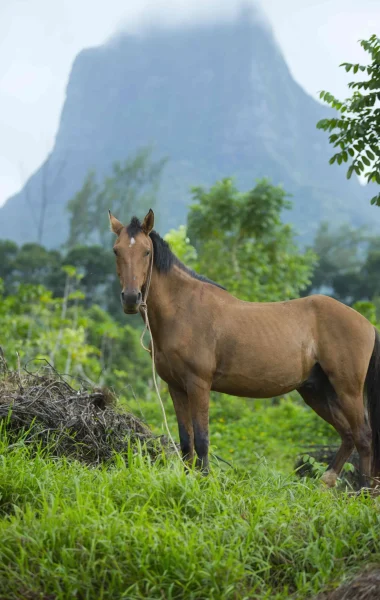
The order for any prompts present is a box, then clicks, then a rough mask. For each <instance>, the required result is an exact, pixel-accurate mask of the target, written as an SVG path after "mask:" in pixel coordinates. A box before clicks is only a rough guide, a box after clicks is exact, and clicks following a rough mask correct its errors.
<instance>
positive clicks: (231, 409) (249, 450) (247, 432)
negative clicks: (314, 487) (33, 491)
mask: <svg viewBox="0 0 380 600" xmlns="http://www.w3.org/2000/svg"><path fill="white" fill-rule="evenodd" d="M162 396H163V399H164V404H165V410H166V414H167V417H168V422H169V426H170V431H171V432H172V435H173V436H174V437H175V439H177V438H178V434H177V423H176V419H175V414H174V409H173V405H172V402H171V400H170V397H169V395H168V393H167V392H166V389H165V388H164V389H163V392H162ZM124 403H125V405H126V406H127V408H128V409H129V410H131V411H132V412H133V413H134V414H136V415H138V416H141V417H143V419H144V421H146V423H147V424H148V425H149V426H150V427H151V428H152V429H153V431H155V432H156V433H165V432H166V431H165V428H164V427H163V418H162V412H161V408H160V406H159V404H158V401H157V398H156V395H155V394H154V393H152V394H151V395H150V397H148V399H147V400H145V401H143V400H133V399H132V400H131V399H130V398H128V402H127V401H126V400H125V401H124ZM339 441H340V440H339V436H338V434H337V433H336V431H335V430H334V429H333V428H332V427H331V426H330V425H328V424H327V423H326V422H325V421H323V419H321V418H320V417H319V416H318V415H316V414H315V413H314V412H313V411H312V410H311V409H310V408H309V407H308V406H306V404H305V403H304V402H303V401H302V400H299V399H298V394H295V395H294V397H292V398H290V397H287V398H280V399H278V400H277V402H276V403H273V402H272V401H271V400H249V399H245V398H235V397H232V396H224V395H221V394H213V395H212V398H211V403H210V443H211V451H212V452H214V453H216V454H217V455H218V456H221V457H222V458H224V459H226V460H228V461H229V462H231V463H232V464H234V465H236V466H244V467H248V468H249V467H250V466H252V465H253V464H255V463H256V462H257V461H260V460H261V459H262V458H265V459H266V460H267V461H269V462H270V464H271V466H273V467H276V468H277V469H280V470H281V471H284V472H290V471H291V470H292V468H293V466H294V461H295V457H296V456H297V455H298V454H299V453H301V452H305V450H304V448H305V447H307V446H310V445H315V444H316V445H318V444H339Z"/></svg>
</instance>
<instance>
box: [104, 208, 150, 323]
mask: <svg viewBox="0 0 380 600" xmlns="http://www.w3.org/2000/svg"><path fill="white" fill-rule="evenodd" d="M109 218H110V225H111V230H112V231H113V232H114V233H115V234H116V235H117V240H116V242H115V244H114V247H113V251H114V253H115V256H116V270H117V274H118V276H119V279H120V285H121V304H122V306H123V310H124V312H125V313H126V314H129V315H130V314H136V313H137V312H138V311H139V307H140V304H141V302H142V290H143V288H144V285H145V284H146V282H147V279H148V276H149V269H150V267H151V252H152V249H153V248H152V242H151V240H150V238H149V234H150V232H151V231H152V229H153V225H154V213H153V211H152V210H151V209H150V210H149V212H148V214H147V215H146V217H145V219H144V221H143V222H142V223H140V221H138V220H137V219H135V218H133V219H132V221H131V222H130V224H129V225H128V226H127V227H124V225H122V224H121V223H120V221H118V220H117V219H116V218H115V217H114V216H113V215H111V213H109Z"/></svg>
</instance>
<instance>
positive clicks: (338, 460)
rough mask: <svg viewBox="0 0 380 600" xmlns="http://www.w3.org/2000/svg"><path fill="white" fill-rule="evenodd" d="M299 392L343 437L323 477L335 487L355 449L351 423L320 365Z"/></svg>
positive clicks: (324, 480)
mask: <svg viewBox="0 0 380 600" xmlns="http://www.w3.org/2000/svg"><path fill="white" fill-rule="evenodd" d="M297 391H298V392H299V394H300V395H301V396H302V398H303V399H304V401H305V402H306V404H308V405H309V406H310V407H311V408H312V409H313V410H314V411H315V412H316V413H317V414H318V415H319V416H320V417H321V418H322V419H324V420H325V421H327V423H330V425H332V426H333V427H334V428H335V429H336V431H337V432H338V433H339V435H340V437H341V440H342V442H341V445H340V448H339V449H338V451H337V453H336V454H335V456H334V458H333V460H332V461H331V463H330V465H329V467H328V469H327V471H326V472H325V473H324V475H323V476H322V481H323V482H324V483H326V485H328V486H329V487H333V486H335V485H336V481H337V478H338V477H339V474H340V472H341V470H342V468H343V465H344V463H345V462H346V460H347V459H348V458H349V457H350V455H351V453H352V451H353V449H354V436H353V434H352V431H351V426H350V423H349V421H348V419H347V418H346V416H345V414H344V412H343V411H342V409H341V408H340V406H339V402H338V397H337V394H336V392H335V390H334V388H333V386H332V385H331V383H330V381H329V380H328V378H327V376H326V375H325V373H324V372H323V370H322V369H321V367H320V366H319V365H318V364H317V365H315V367H314V368H313V371H312V373H311V375H310V378H309V379H308V380H307V381H306V382H305V383H304V384H303V385H302V386H301V387H300V388H299V389H298V390H297Z"/></svg>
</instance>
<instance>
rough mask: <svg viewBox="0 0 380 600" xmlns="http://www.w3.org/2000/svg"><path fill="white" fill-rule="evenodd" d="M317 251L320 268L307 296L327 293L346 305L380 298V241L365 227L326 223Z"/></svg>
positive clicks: (323, 226)
mask: <svg viewBox="0 0 380 600" xmlns="http://www.w3.org/2000/svg"><path fill="white" fill-rule="evenodd" d="M313 250H314V252H315V253H316V254H317V256H318V265H317V267H316V269H315V271H314V273H313V277H312V281H311V284H310V285H309V287H308V288H307V289H306V293H310V292H311V291H313V292H324V293H329V294H331V295H333V296H334V297H335V298H337V299H338V300H340V301H342V302H345V303H346V304H353V303H355V302H359V301H361V300H364V301H373V302H377V299H378V298H379V297H380V278H379V272H380V241H379V239H378V237H376V236H374V235H372V234H370V233H369V231H368V230H367V229H366V228H364V227H360V228H356V229H355V228H352V227H350V226H348V225H342V226H341V227H340V228H338V229H331V228H330V227H329V225H328V224H327V223H322V224H321V226H320V228H319V230H318V233H317V235H316V238H315V242H314V245H313Z"/></svg>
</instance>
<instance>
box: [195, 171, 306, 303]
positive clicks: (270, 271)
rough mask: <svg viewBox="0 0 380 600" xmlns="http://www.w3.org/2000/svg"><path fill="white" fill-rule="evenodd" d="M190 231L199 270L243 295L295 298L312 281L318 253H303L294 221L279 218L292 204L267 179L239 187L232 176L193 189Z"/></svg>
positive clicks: (279, 189) (254, 298)
mask: <svg viewBox="0 0 380 600" xmlns="http://www.w3.org/2000/svg"><path fill="white" fill-rule="evenodd" d="M193 197H194V199H195V200H196V203H194V204H193V205H192V206H191V207H190V211H189V215H188V229H187V234H188V236H189V238H190V241H191V244H192V245H193V246H194V248H195V250H196V253H197V257H196V259H195V257H194V255H193V258H192V263H193V266H194V267H196V268H197V270H198V271H199V272H200V273H202V274H204V275H207V276H208V277H210V278H211V279H214V280H215V281H217V282H218V283H221V284H222V285H224V286H225V287H227V289H228V290H229V291H230V292H231V293H233V294H235V295H237V296H239V297H240V298H243V299H245V300H255V301H272V300H281V299H286V298H294V297H296V296H298V295H299V292H300V290H301V289H302V288H304V287H306V286H307V284H308V283H309V281H310V276H311V272H312V269H313V265H314V263H315V260H316V257H315V255H314V253H313V252H312V251H311V250H307V251H306V252H304V253H303V252H300V251H299V249H298V248H297V247H296V245H295V243H294V241H293V231H292V228H291V226H290V225H285V224H284V223H282V221H281V212H282V210H283V209H288V208H290V202H289V201H288V200H287V199H286V197H287V194H286V193H285V191H284V190H283V189H282V188H281V187H275V186H273V185H271V184H270V183H269V182H268V181H267V180H265V179H263V180H260V181H258V182H257V185H256V186H255V187H254V188H253V189H252V190H250V191H248V192H239V191H238V190H237V189H236V187H235V185H234V184H233V181H232V180H231V179H224V180H222V181H219V182H217V183H216V184H215V185H214V186H213V187H212V188H211V189H210V190H206V189H204V188H194V189H193Z"/></svg>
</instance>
